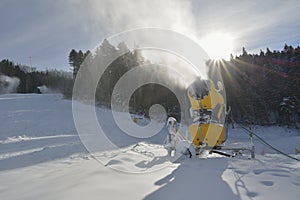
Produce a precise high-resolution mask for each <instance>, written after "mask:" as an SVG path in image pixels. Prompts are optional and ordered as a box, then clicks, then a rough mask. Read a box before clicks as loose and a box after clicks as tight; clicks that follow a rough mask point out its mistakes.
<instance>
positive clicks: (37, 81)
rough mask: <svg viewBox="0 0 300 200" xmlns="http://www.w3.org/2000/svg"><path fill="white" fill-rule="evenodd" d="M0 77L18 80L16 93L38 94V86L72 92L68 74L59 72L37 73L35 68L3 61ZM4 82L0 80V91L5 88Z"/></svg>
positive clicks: (71, 82) (0, 66) (71, 81)
mask: <svg viewBox="0 0 300 200" xmlns="http://www.w3.org/2000/svg"><path fill="white" fill-rule="evenodd" d="M0 76H7V77H13V78H16V79H18V85H17V88H16V91H15V92H17V93H40V92H41V91H40V89H39V87H40V86H46V87H47V88H49V89H51V90H52V91H56V92H62V93H65V94H69V93H70V92H71V91H72V86H73V80H72V76H70V73H68V72H65V71H59V70H55V69H54V70H47V71H38V70H36V69H35V68H32V67H28V66H24V65H19V64H15V63H14V62H12V61H9V60H7V59H4V60H2V61H1V62H0ZM8 84H10V83H7V82H6V80H0V91H1V89H3V88H5V87H7V85H8Z"/></svg>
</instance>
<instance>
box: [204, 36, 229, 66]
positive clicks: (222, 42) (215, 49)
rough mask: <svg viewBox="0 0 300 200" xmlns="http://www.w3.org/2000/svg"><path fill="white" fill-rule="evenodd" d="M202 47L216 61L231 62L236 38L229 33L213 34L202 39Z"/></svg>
mask: <svg viewBox="0 0 300 200" xmlns="http://www.w3.org/2000/svg"><path fill="white" fill-rule="evenodd" d="M200 45H201V46H202V48H203V49H204V50H205V51H206V52H207V54H208V56H209V57H210V58H211V59H214V60H221V59H225V60H229V58H230V54H231V53H232V52H233V48H234V38H233V37H232V35H230V34H228V33H221V32H216V33H211V34H209V35H207V36H204V37H203V38H202V39H200Z"/></svg>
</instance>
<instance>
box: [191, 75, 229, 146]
mask: <svg viewBox="0 0 300 200" xmlns="http://www.w3.org/2000/svg"><path fill="white" fill-rule="evenodd" d="M197 84H198V86H197ZM199 85H200V86H199ZM218 87H219V88H218V90H217V89H216V87H215V84H214V82H213V81H211V80H209V81H208V80H198V81H197V82H196V87H195V82H194V83H193V84H192V85H191V86H190V87H189V89H188V92H187V93H188V94H187V95H188V98H189V101H190V104H191V108H190V113H191V118H192V119H193V123H192V124H191V125H189V132H190V135H191V137H192V138H193V141H192V142H193V146H194V147H195V149H197V148H200V147H201V146H203V145H204V146H208V147H215V146H218V145H221V144H223V143H224V142H225V140H226V139H227V131H226V128H225V127H224V123H222V120H221V115H222V113H223V112H225V111H224V110H225V103H224V97H223V96H222V94H221V93H220V91H222V90H223V87H222V85H221V82H218ZM213 113H216V117H215V119H212V118H213V117H212V114H213Z"/></svg>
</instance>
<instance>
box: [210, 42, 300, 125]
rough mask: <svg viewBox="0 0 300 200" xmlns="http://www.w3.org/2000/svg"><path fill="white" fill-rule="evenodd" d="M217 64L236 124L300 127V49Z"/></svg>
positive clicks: (241, 57) (256, 55) (262, 53)
mask: <svg viewBox="0 0 300 200" xmlns="http://www.w3.org/2000/svg"><path fill="white" fill-rule="evenodd" d="M210 65H211V67H212V65H215V66H214V67H218V68H219V69H220V70H221V74H222V78H223V81H224V85H225V88H226V94H227V101H228V105H230V106H231V108H232V109H231V110H232V112H231V114H232V117H233V119H234V120H235V121H237V122H240V123H253V124H261V125H264V124H265V125H270V124H283V125H288V126H297V123H298V122H299V121H300V87H299V86H300V47H299V46H298V47H296V48H294V47H292V46H288V45H287V44H285V45H284V47H283V49H282V50H281V51H277V50H274V51H271V50H270V49H269V48H267V50H266V52H264V51H263V50H260V53H259V54H249V53H248V52H247V51H246V49H245V48H243V53H242V54H241V55H240V56H236V57H235V58H234V57H233V56H231V59H230V61H224V60H223V61H221V62H217V63H214V64H212V62H210Z"/></svg>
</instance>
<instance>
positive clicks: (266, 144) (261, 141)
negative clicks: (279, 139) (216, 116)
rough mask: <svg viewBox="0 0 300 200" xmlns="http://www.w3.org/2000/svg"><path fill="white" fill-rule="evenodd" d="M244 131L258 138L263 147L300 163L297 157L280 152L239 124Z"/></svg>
mask: <svg viewBox="0 0 300 200" xmlns="http://www.w3.org/2000/svg"><path fill="white" fill-rule="evenodd" d="M231 120H232V122H234V120H233V119H232V118H231ZM238 125H239V126H240V127H241V128H242V129H244V130H245V131H246V132H248V133H249V134H248V135H249V136H250V135H251V134H252V135H254V136H255V137H256V138H257V141H259V142H260V143H261V144H263V145H265V146H267V147H269V148H270V149H273V150H274V151H276V152H278V153H280V154H282V155H284V156H286V157H288V158H291V159H293V160H296V161H300V159H298V158H295V157H293V156H290V155H288V154H287V153H284V152H283V151H280V150H279V149H277V148H275V147H273V146H272V145H271V144H269V143H268V142H266V141H265V140H264V139H262V138H261V137H260V136H258V135H257V134H255V133H254V132H253V131H250V130H249V129H247V128H246V127H244V126H243V125H240V124H238Z"/></svg>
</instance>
